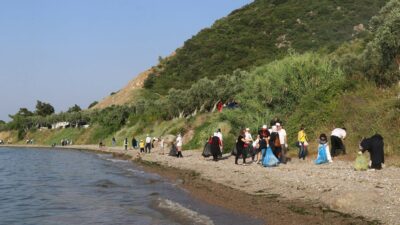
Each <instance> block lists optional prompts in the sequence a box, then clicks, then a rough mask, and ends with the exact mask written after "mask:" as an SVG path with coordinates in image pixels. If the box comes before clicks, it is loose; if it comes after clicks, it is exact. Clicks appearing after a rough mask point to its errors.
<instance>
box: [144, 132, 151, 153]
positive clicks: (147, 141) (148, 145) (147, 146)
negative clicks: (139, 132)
mask: <svg viewBox="0 0 400 225" xmlns="http://www.w3.org/2000/svg"><path fill="white" fill-rule="evenodd" d="M150 150H151V137H150V135H147V136H146V146H145V151H146V153H150Z"/></svg>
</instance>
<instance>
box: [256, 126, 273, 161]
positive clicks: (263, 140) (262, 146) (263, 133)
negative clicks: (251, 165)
mask: <svg viewBox="0 0 400 225" xmlns="http://www.w3.org/2000/svg"><path fill="white" fill-rule="evenodd" d="M258 135H259V136H260V140H259V142H258V145H259V150H258V152H257V163H258V162H260V160H261V161H262V156H263V155H264V153H265V151H266V150H267V147H268V141H269V136H270V133H269V131H268V127H267V125H263V126H262V128H261V130H259V131H258Z"/></svg>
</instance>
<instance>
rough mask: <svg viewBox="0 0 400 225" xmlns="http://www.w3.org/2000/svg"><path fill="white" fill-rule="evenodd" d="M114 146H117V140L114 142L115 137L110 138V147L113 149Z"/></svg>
mask: <svg viewBox="0 0 400 225" xmlns="http://www.w3.org/2000/svg"><path fill="white" fill-rule="evenodd" d="M116 144H117V140H115V137H112V138H111V145H112V146H113V147H115V145H116Z"/></svg>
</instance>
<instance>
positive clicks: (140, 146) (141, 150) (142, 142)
mask: <svg viewBox="0 0 400 225" xmlns="http://www.w3.org/2000/svg"><path fill="white" fill-rule="evenodd" d="M144 146H145V145H144V140H143V139H142V140H140V143H139V148H140V153H142V152H144Z"/></svg>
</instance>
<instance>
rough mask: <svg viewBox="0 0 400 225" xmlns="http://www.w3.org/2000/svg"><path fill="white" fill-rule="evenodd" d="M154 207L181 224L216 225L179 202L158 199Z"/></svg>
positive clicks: (208, 218)
mask: <svg viewBox="0 0 400 225" xmlns="http://www.w3.org/2000/svg"><path fill="white" fill-rule="evenodd" d="M153 207H154V208H155V209H156V210H158V211H160V212H162V213H163V214H165V215H167V216H168V217H170V218H171V219H172V220H174V221H176V222H178V223H181V224H193V225H214V222H213V221H212V220H211V218H210V217H208V216H206V215H202V214H200V213H198V212H195V211H193V210H191V209H188V208H186V207H184V206H182V205H181V204H179V203H177V202H173V201H171V200H168V199H163V198H158V199H157V200H156V201H155V202H154V204H153Z"/></svg>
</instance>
